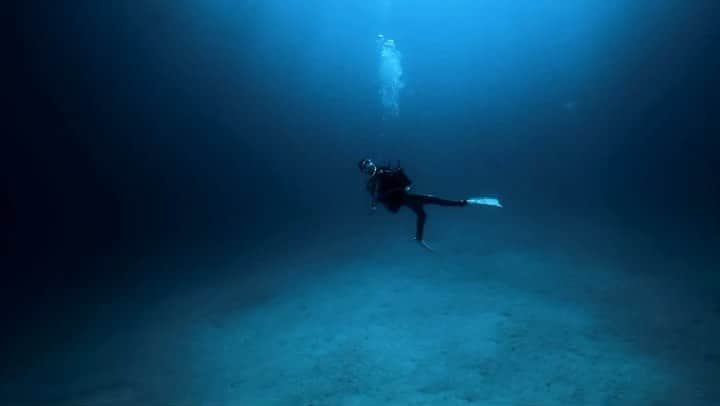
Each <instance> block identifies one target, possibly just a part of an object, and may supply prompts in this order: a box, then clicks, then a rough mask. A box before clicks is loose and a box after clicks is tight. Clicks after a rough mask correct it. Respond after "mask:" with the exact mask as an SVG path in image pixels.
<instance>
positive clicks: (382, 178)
mask: <svg viewBox="0 0 720 406" xmlns="http://www.w3.org/2000/svg"><path fill="white" fill-rule="evenodd" d="M411 184H412V181H410V179H409V178H408V177H407V175H405V172H403V170H402V168H391V167H388V166H383V167H378V169H377V172H375V174H374V175H373V176H371V177H370V180H369V181H368V183H367V190H368V192H370V195H371V196H372V197H373V207H375V204H376V202H380V203H382V204H383V206H385V207H386V208H387V209H388V210H390V211H391V212H393V213H397V212H398V210H400V208H401V207H402V206H406V207H408V208H410V209H411V210H412V211H414V212H415V214H416V215H417V223H416V234H415V238H416V239H417V240H418V241H423V230H424V229H425V221H426V220H427V214H426V213H425V209H424V208H423V206H424V205H426V204H436V205H440V206H466V205H467V201H465V200H449V199H442V198H439V197H435V196H431V195H421V194H414V193H409V192H408V191H409V189H410V187H409V186H410V185H411Z"/></svg>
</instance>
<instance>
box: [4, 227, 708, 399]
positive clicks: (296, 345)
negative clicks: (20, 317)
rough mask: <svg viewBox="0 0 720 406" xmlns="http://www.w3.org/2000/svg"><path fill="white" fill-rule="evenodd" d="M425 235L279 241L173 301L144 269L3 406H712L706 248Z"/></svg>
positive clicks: (541, 233)
mask: <svg viewBox="0 0 720 406" xmlns="http://www.w3.org/2000/svg"><path fill="white" fill-rule="evenodd" d="M438 217H440V219H441V220H443V222H442V223H431V225H432V227H430V228H429V234H430V239H431V242H432V243H434V244H435V248H436V249H437V251H438V252H437V253H436V254H430V253H427V252H425V251H423V250H422V248H420V247H419V246H417V245H415V244H413V243H412V242H411V241H410V239H409V238H406V237H407V231H408V224H406V221H407V220H408V219H409V217H407V216H405V217H402V216H398V217H397V218H395V217H391V218H389V219H390V220H388V221H389V223H388V224H382V222H379V221H377V220H373V221H374V222H371V223H369V224H365V225H362V226H358V225H356V224H339V225H336V226H335V227H334V228H333V229H332V231H331V232H329V231H328V230H323V229H321V228H315V229H312V230H311V232H310V233H308V232H307V231H306V229H300V228H298V229H294V230H288V231H286V232H285V233H278V234H275V235H274V236H273V237H272V238H268V239H265V240H263V241H258V245H257V246H256V247H254V248H253V249H252V250H246V251H244V252H239V253H237V254H236V255H235V256H233V255H232V254H227V255H226V259H223V260H222V261H214V264H215V265H213V266H208V268H207V269H204V270H202V272H199V273H198V274H201V275H205V277H198V278H195V279H194V280H193V281H192V282H191V283H190V282H185V283H182V284H175V285H173V287H172V288H169V287H168V288H167V289H160V290H158V289H156V288H154V289H144V288H143V283H148V284H150V282H149V281H151V280H152V281H153V282H152V284H153V285H154V286H155V287H157V286H158V285H162V284H163V283H164V282H163V281H162V278H168V282H167V284H168V286H169V285H172V282H171V278H170V276H169V275H172V273H171V272H169V273H168V272H164V273H154V272H152V271H151V270H150V269H152V268H153V267H157V266H159V265H158V263H159V261H161V259H158V258H155V259H148V260H147V261H145V262H141V263H138V264H137V267H140V268H143V267H144V268H146V269H148V271H147V272H146V273H145V276H144V278H145V279H144V281H140V282H138V283H137V289H136V290H133V291H129V292H126V293H125V294H124V295H117V296H113V299H112V303H106V304H105V305H103V306H99V307H98V308H97V310H95V311H96V312H100V313H101V314H100V315H98V316H97V317H96V319H97V322H94V323H91V324H90V326H89V327H87V328H85V329H84V330H83V332H82V333H81V334H80V333H77V337H75V338H73V339H70V340H65V341H66V342H67V344H66V346H65V348H63V350H62V351H55V352H51V353H48V354H45V355H44V356H43V357H41V358H40V359H38V360H36V361H35V362H33V363H32V365H31V366H29V367H26V368H24V369H23V371H22V372H19V373H17V374H15V376H14V377H13V379H9V380H7V381H6V382H4V383H3V384H2V385H1V386H0V389H1V391H0V400H2V401H3V404H30V403H43V404H57V405H78V404H88V405H128V404H178V405H186V404H187V405H190V404H192V405H303V406H309V405H316V406H320V405H348V406H349V405H379V404H390V405H393V404H397V405H467V404H478V405H485V406H500V405H517V406H533V405H537V406H542V405H548V406H550V405H613V406H619V405H650V406H666V405H667V406H669V405H717V404H720V389H719V388H718V387H719V386H720V385H717V382H718V381H717V378H716V377H717V376H720V345H718V344H717V343H718V342H720V301H718V294H717V292H718V290H717V287H718V284H717V280H712V274H713V273H714V271H713V269H714V268H717V265H718V262H715V259H716V258H717V255H716V254H715V253H714V252H712V250H711V248H712V246H713V244H712V243H711V244H706V246H707V247H709V248H707V249H705V248H703V249H698V250H696V251H692V252H693V253H694V255H689V254H688V252H687V250H685V251H682V252H673V250H667V249H665V248H664V247H665V246H666V245H664V244H663V243H657V238H659V237H656V236H652V237H650V236H647V235H643V234H642V233H639V232H638V233H634V232H633V231H632V230H626V229H620V228H611V227H604V228H602V227H596V226H593V225H589V224H583V223H573V222H568V223H567V224H564V225H563V226H560V227H557V228H556V229H554V230H551V229H549V228H547V227H545V226H541V225H533V226H528V225H525V226H522V227H521V226H518V225H517V222H516V221H515V222H510V221H495V222H494V223H493V224H489V225H487V226H486V227H484V228H483V230H482V232H481V233H477V230H475V229H474V228H473V227H472V226H471V225H470V224H469V223H467V222H464V221H459V220H458V219H457V218H456V217H454V215H451V214H448V215H441V216H438ZM386 219H388V218H386ZM480 220H482V217H481V218H480ZM437 221H439V220H437ZM358 228H360V229H361V230H362V231H360V232H358V231H357V229H358ZM431 230H432V231H431ZM403 233H405V234H403ZM470 236H472V237H470ZM706 243H707V242H706ZM667 246H672V243H671V242H670V243H668V244H667ZM714 246H716V247H717V246H718V245H717V244H714ZM166 261H167V260H166ZM219 262H221V263H222V265H218V263H219ZM163 266H164V267H172V264H171V261H170V265H168V262H166V263H165V264H164V265H163ZM140 274H141V275H142V273H140ZM158 275H162V276H158Z"/></svg>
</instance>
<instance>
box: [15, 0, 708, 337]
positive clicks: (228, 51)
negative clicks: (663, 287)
mask: <svg viewBox="0 0 720 406" xmlns="http://www.w3.org/2000/svg"><path fill="white" fill-rule="evenodd" d="M501 3H502V4H501ZM505 3H506V2H490V1H449V2H430V1H427V2H426V1H410V0H407V1H392V2H389V1H388V2H382V1H348V2H343V1H329V0H328V1H320V0H317V1H245V2H240V1H238V2H233V1H220V0H212V1H197V0H193V1H191V0H180V1H157V0H149V1H143V2H139V1H115V2H102V1H85V0H78V1H72V2H25V3H24V4H22V5H19V6H17V9H15V10H14V12H16V17H15V19H14V22H15V24H14V25H13V27H15V28H17V31H16V33H17V34H19V35H18V36H17V39H18V40H19V42H18V43H17V47H16V48H14V49H15V50H17V51H18V52H17V54H16V55H13V56H12V57H9V58H8V59H7V60H6V63H7V65H8V66H10V68H11V70H10V73H9V74H8V75H7V76H6V79H7V80H8V81H9V89H11V91H10V93H9V96H10V97H9V102H10V103H9V105H10V106H9V109H8V110H7V111H8V112H9V113H10V117H9V118H10V120H9V123H10V129H9V130H8V131H7V132H6V133H5V135H4V136H3V138H4V139H3V144H5V147H3V149H2V165H3V169H2V172H3V180H4V189H5V191H6V196H7V199H4V200H5V202H4V204H3V205H4V208H3V212H4V214H3V226H2V227H3V233H4V234H5V235H6V237H5V241H6V242H7V244H6V249H7V252H8V253H9V254H10V255H7V256H6V259H5V260H4V262H5V263H6V265H7V267H5V265H3V267H4V268H5V271H4V274H5V275H6V276H4V281H3V284H2V286H3V287H2V291H3V313H5V316H7V317H6V319H8V320H10V321H8V322H7V323H9V324H8V326H10V330H8V331H21V330H22V328H26V327H27V326H36V325H42V326H45V327H43V328H50V327H47V326H51V327H52V326H59V325H62V324H64V323H65V319H64V316H63V315H64V314H65V313H63V310H61V309H65V308H67V307H70V308H75V309H76V310H75V311H76V312H80V313H76V314H82V311H81V310H77V309H80V308H83V307H84V306H86V305H88V304H92V303H94V302H95V301H102V300H107V298H108V297H110V298H112V297H113V296H112V295H114V294H119V295H122V294H124V293H123V292H126V289H125V288H123V287H125V286H128V285H132V284H134V283H138V282H137V281H138V280H142V278H143V275H142V274H139V273H137V272H138V271H136V270H131V269H132V267H131V266H130V264H132V263H133V261H134V260H135V259H136V258H141V257H144V256H156V257H157V256H160V257H164V258H167V260H168V261H170V262H172V261H178V262H182V261H187V262H186V264H191V263H193V261H198V262H203V263H206V262H213V261H221V260H222V259H221V258H223V256H227V255H233V254H237V255H242V254H243V253H248V252H253V250H257V249H259V247H258V246H257V242H258V241H262V240H264V239H267V238H270V237H271V236H273V235H274V234H275V233H278V232H281V231H282V230H284V229H286V228H287V227H288V226H289V225H290V224H292V225H296V224H306V225H307V229H308V231H309V232H308V236H307V238H308V239H312V240H317V241H321V240H322V239H323V233H322V232H321V231H320V232H312V233H311V232H310V231H311V230H322V229H324V228H332V227H335V226H336V225H337V226H340V225H342V226H343V227H346V229H347V231H348V236H349V237H351V236H352V235H353V234H354V232H355V231H354V229H353V226H348V224H350V225H355V226H356V227H358V229H359V228H361V227H362V223H363V222H364V221H365V219H366V216H367V205H368V197H367V196H366V195H365V194H364V190H363V179H362V177H361V176H360V175H359V174H358V172H357V168H356V162H357V160H358V159H359V158H360V157H362V156H365V155H374V156H378V157H380V158H381V159H388V160H400V161H401V162H402V163H403V165H404V166H405V167H406V169H407V171H408V173H409V174H410V176H411V177H412V178H413V179H414V180H415V182H416V183H417V184H418V185H420V187H421V188H422V189H423V190H424V191H429V192H433V193H437V194H441V195H449V196H453V197H464V196H468V195H477V194H485V193H492V194H498V195H500V196H501V197H502V198H503V201H504V203H505V206H506V207H505V209H503V210H505V211H506V212H505V213H504V215H508V214H507V211H510V212H511V213H512V216H513V217H516V218H518V221H530V222H534V223H539V224H545V225H547V227H548V229H551V228H552V227H553V225H557V224H558V222H562V221H564V219H567V218H575V219H578V218H579V219H589V220H592V221H593V222H595V223H597V222H599V223H606V224H616V225H622V226H623V227H629V228H632V229H637V230H643V231H644V232H648V233H651V234H652V233H658V235H663V236H668V235H674V236H675V237H673V238H672V239H671V241H673V243H671V244H667V245H663V246H662V247H660V248H658V249H661V250H675V251H677V252H678V253H680V254H682V255H687V256H688V257H692V256H693V255H695V253H696V252H697V250H698V249H699V248H697V247H700V246H702V247H703V250H704V251H703V252H705V251H706V250H707V249H708V247H707V244H716V243H717V232H718V226H719V225H720V221H719V219H720V210H719V209H720V206H719V201H720V182H718V179H717V173H718V172H717V169H718V164H717V154H718V151H720V149H719V147H720V141H718V139H719V138H718V134H719V132H718V130H719V129H720V115H719V114H718V113H717V111H718V105H719V103H718V102H719V101H720V100H719V98H720V95H719V93H718V91H719V90H720V86H719V85H718V80H717V75H718V72H720V54H718V38H719V36H718V34H719V33H720V24H718V22H719V21H720V19H719V17H720V3H718V2H715V1H710V0H708V1H703V0H694V1H686V0H662V1H659V0H658V1H655V0H653V1H650V0H644V1H633V2H626V1H624V2H621V1H610V2H608V1H599V0H598V1H591V0H588V1H581V2H570V1H566V2H563V1H551V0H548V1H520V2H512V4H510V3H507V4H505ZM378 33H383V34H385V35H386V36H387V37H389V38H393V39H395V40H396V42H397V44H398V48H399V49H400V51H401V52H402V53H403V57H404V58H403V65H404V69H405V80H406V82H407V87H406V88H405V89H404V90H403V92H402V96H401V100H400V115H399V116H398V117H397V118H396V119H390V120H385V121H383V120H382V119H381V117H382V111H381V107H380V105H379V97H378V94H377V89H378V79H377V67H378V55H377V49H376V45H375V37H376V35H377V34H378ZM405 237H406V236H399V237H398V238H405ZM468 238H472V236H468ZM599 238H600V237H599ZM664 241H668V240H664ZM713 241H714V242H713ZM599 243H600V242H599ZM288 245H292V244H288ZM710 249H712V247H710ZM278 255H287V254H285V253H278ZM188 258H190V259H188ZM187 267H188V268H191V267H192V266H191V265H187ZM713 272H714V271H713ZM166 274H167V279H168V283H169V284H171V283H173V281H174V280H175V278H178V279H181V278H182V271H178V270H177V269H175V270H173V271H170V270H168V271H166ZM711 279H712V278H711ZM73 306H74V307H73ZM718 306H719V308H720V305H718ZM719 311H720V310H719ZM18 326H20V327H18ZM22 326H25V327H22ZM13 328H16V329H17V330H12V329H13ZM6 339H9V338H8V337H6ZM10 339H11V338H10Z"/></svg>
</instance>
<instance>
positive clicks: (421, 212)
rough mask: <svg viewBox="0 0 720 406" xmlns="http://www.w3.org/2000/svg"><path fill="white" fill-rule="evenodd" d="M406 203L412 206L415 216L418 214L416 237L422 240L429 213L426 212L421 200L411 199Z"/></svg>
mask: <svg viewBox="0 0 720 406" xmlns="http://www.w3.org/2000/svg"><path fill="white" fill-rule="evenodd" d="M406 205H407V206H408V207H409V208H410V210H412V211H414V212H415V216H417V219H416V222H415V239H416V240H418V241H422V240H423V233H424V231H425V222H426V221H427V213H425V209H423V205H422V203H420V202H419V201H415V200H411V199H409V201H408V202H407V203H406Z"/></svg>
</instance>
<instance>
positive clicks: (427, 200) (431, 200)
mask: <svg viewBox="0 0 720 406" xmlns="http://www.w3.org/2000/svg"><path fill="white" fill-rule="evenodd" d="M408 197H409V198H410V199H411V200H412V201H414V202H418V203H419V204H421V205H423V204H435V205H438V206H467V204H468V203H467V201H466V200H450V199H443V198H441V197H435V196H432V195H418V194H411V195H408Z"/></svg>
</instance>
